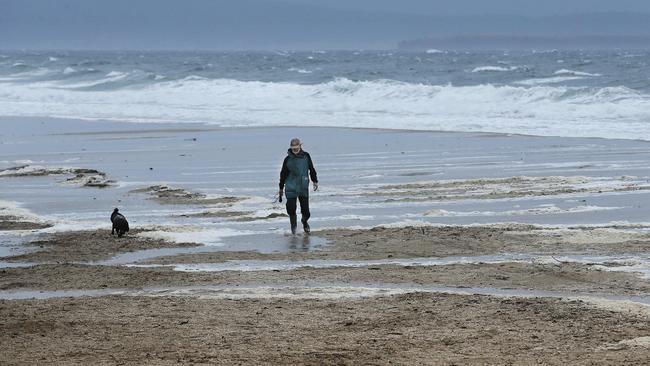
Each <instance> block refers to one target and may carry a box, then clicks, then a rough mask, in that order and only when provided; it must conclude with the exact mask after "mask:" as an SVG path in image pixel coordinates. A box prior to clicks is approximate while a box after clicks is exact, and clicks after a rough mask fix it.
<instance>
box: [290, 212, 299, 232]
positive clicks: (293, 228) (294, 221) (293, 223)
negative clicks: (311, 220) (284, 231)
mask: <svg viewBox="0 0 650 366" xmlns="http://www.w3.org/2000/svg"><path fill="white" fill-rule="evenodd" d="M289 221H290V222H291V234H293V235H296V227H298V216H296V215H291V216H289Z"/></svg>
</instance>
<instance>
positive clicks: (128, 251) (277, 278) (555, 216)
mask: <svg viewBox="0 0 650 366" xmlns="http://www.w3.org/2000/svg"><path fill="white" fill-rule="evenodd" d="M18 122H21V123H25V124H26V126H30V125H32V124H34V123H36V122H35V121H31V120H29V119H27V120H26V121H25V120H21V121H17V122H16V121H15V123H13V124H12V123H8V124H7V126H8V128H14V129H16V130H17V131H18V132H16V131H14V132H15V135H16V136H18V137H16V139H17V140H18V141H22V140H20V138H21V137H20V136H23V135H24V136H23V137H24V138H25V139H24V141H22V142H21V144H17V145H15V146H13V147H12V149H15V151H11V152H7V151H4V150H0V153H3V154H4V155H3V154H0V157H2V156H4V158H3V161H5V163H2V164H4V165H3V167H5V168H6V169H5V170H4V171H5V172H7V173H6V174H5V175H4V176H2V175H1V173H0V193H3V194H4V196H8V197H9V196H10V197H11V199H12V200H14V201H15V202H17V203H15V204H13V203H6V202H1V201H0V206H2V207H0V209H1V210H2V211H0V214H1V215H0V234H1V235H0V239H1V240H6V243H5V242H3V243H0V244H2V245H0V249H2V250H3V251H2V257H1V258H0V344H2V347H3V352H0V364H2V365H24V364H60V365H72V364H100V365H101V364H106V365H108V364H111V365H113V364H123V365H142V364H147V365H170V364H179V363H181V364H223V365H233V364H350V365H352V364H355V365H356V364H378V365H388V364H432V365H485V364H499V365H500V364H516V365H529V364H551V365H553V364H555V365H559V364H571V365H621V364H624V365H646V364H648V363H649V362H650V343H649V342H648V341H647V340H648V338H647V337H649V336H650V279H649V278H650V268H649V266H648V263H650V258H648V254H647V252H648V248H649V247H650V225H649V224H648V223H647V222H645V221H644V220H645V218H646V217H647V213H648V206H647V205H646V202H647V197H648V196H649V195H650V185H649V184H648V177H647V172H648V170H647V164H648V163H647V161H649V159H648V156H650V149H649V148H648V144H647V143H646V142H640V141H634V142H632V141H615V140H599V139H562V138H535V137H527V136H511V135H498V134H456V133H425V132H413V131H393V132H391V131H383V130H367V131H366V130H353V129H319V128H310V129H302V130H300V132H301V136H306V137H307V140H308V141H318V140H317V138H319V137H321V138H323V139H324V140H323V141H325V142H323V143H322V144H332V145H333V146H334V148H333V149H332V151H328V152H325V151H324V150H323V148H322V145H317V144H316V143H314V145H315V146H314V150H312V151H315V152H316V154H314V155H315V156H316V157H318V160H317V166H318V167H322V169H321V171H320V172H319V173H321V177H322V178H321V179H323V181H324V184H323V185H322V187H321V190H320V191H319V192H316V193H314V195H313V197H312V202H313V203H314V205H313V210H314V216H313V219H312V222H313V224H312V227H313V228H314V231H313V232H312V234H311V235H305V234H302V233H301V234H299V235H297V236H295V237H294V236H291V235H287V234H286V232H285V231H283V229H282V228H286V224H287V222H286V221H287V219H286V216H285V215H284V213H283V208H282V206H281V205H279V204H277V203H276V202H272V199H273V198H274V197H273V198H271V199H269V197H268V196H274V194H275V191H276V190H277V169H276V166H275V165H273V164H274V163H278V164H279V163H280V161H275V160H278V159H275V157H273V158H269V156H271V155H272V154H271V153H270V151H272V149H274V148H275V146H276V145H278V144H279V142H278V141H279V136H281V137H283V138H284V137H285V136H286V135H291V136H293V131H295V129H291V128H271V129H245V130H246V132H247V133H248V135H249V138H250V139H251V141H252V143H253V144H254V145H256V147H257V148H258V150H259V151H256V152H255V154H254V153H253V152H251V151H250V150H247V149H245V150H241V149H239V150H238V149H237V146H239V144H241V140H240V137H241V131H242V130H237V129H219V128H204V127H202V128H199V126H198V125H197V126H194V125H190V126H189V127H187V126H185V127H180V126H171V127H167V126H162V125H161V126H158V125H157V126H153V127H151V128H150V129H143V128H142V127H141V126H139V125H136V124H119V123H115V124H101V125H99V124H92V123H90V124H84V123H82V122H78V121H62V122H61V121H46V122H47V123H44V124H43V125H42V126H43V127H42V128H43V129H44V130H43V133H42V134H41V135H38V136H36V137H35V138H34V139H35V140H34V141H36V142H31V141H32V140H30V139H29V136H28V135H29V134H26V133H25V132H24V131H23V130H22V128H24V127H20V123H18ZM59 122H60V123H61V124H60V125H59V124H58V123H59ZM39 126H40V125H39ZM20 131H22V132H20ZM21 133H22V134H23V135H21ZM154 137H155V138H154ZM59 139H63V140H62V142H59ZM87 139H90V140H89V141H91V142H87V141H86V140H87ZM357 140H358V141H361V142H360V143H359V145H355V144H352V143H351V142H352V141H357ZM144 141H146V142H144ZM170 141H172V142H170ZM203 141H208V143H206V144H205V145H203V144H202V142H203ZM282 141H284V140H282ZM88 144H89V145H90V146H92V147H93V149H91V151H88V150H86V148H87V146H89V145H88ZM41 147H42V148H41ZM34 149H36V150H37V151H32V150H34ZM38 149H41V150H38ZM112 149H116V150H118V151H119V153H114V152H113V150H112ZM256 154H261V155H262V156H263V157H262V158H260V157H259V156H257V155H256ZM116 155H117V156H118V157H116ZM280 157H281V156H280ZM432 157H436V158H435V159H434V158H432ZM18 158H21V159H24V160H28V162H27V163H22V162H21V163H19V162H18ZM48 159H49V160H48ZM210 159H213V160H210ZM234 159H236V164H233V163H232V162H233V161H235V160H234ZM274 159H275V160H274ZM260 160H262V161H260ZM20 164H27V165H28V166H29V168H27V169H26V170H24V172H26V173H27V174H31V173H28V172H38V175H36V176H34V175H31V176H30V175H24V174H23V175H18V176H17V175H16V174H15V172H16V170H15V169H14V170H12V169H11V166H13V165H20ZM318 164H320V165H318ZM79 167H81V168H79ZM82 168H83V169H89V170H83V171H88V172H93V174H99V173H94V172H101V174H100V175H101V178H102V179H103V181H105V182H109V183H110V184H108V185H107V186H104V187H100V186H93V185H92V184H91V185H86V184H84V182H85V180H84V179H81V180H80V181H76V180H74V179H73V181H70V179H71V178H75V177H76V175H75V174H73V173H71V172H79V171H81V170H76V169H82ZM277 168H279V166H278V167H277ZM7 169H8V170H7ZM21 174H22V173H21ZM81 178H84V177H81ZM269 182H270V183H269ZM269 185H270V186H271V189H270V190H269V192H270V195H267V193H266V191H265V189H266V188H264V187H266V186H269ZM211 187H217V188H214V189H213V188H211ZM4 196H3V197H4ZM114 206H119V207H120V211H121V212H124V213H125V214H126V216H127V218H128V219H129V220H130V222H131V227H132V230H131V232H129V233H128V234H127V236H126V237H124V238H117V237H115V236H111V234H110V224H109V223H108V215H109V214H110V212H111V210H112V207H114ZM646 221H647V220H646Z"/></svg>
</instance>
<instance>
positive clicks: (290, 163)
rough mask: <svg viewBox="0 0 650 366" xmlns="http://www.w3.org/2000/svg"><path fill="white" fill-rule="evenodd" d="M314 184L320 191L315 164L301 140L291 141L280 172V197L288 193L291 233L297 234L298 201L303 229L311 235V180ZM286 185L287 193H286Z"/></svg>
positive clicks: (315, 188)
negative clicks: (309, 222) (303, 147)
mask: <svg viewBox="0 0 650 366" xmlns="http://www.w3.org/2000/svg"><path fill="white" fill-rule="evenodd" d="M310 177H311V181H312V182H313V183H314V191H316V190H318V178H317V176H316V169H314V163H313V162H312V161H311V156H309V153H308V152H306V151H304V150H303V149H302V143H301V142H300V140H299V139H297V138H294V139H292V140H291V143H290V145H289V150H288V151H287V157H286V158H284V162H283V163H282V170H281V171H280V192H279V196H280V198H282V194H283V193H286V197H287V214H289V221H290V222H291V233H292V234H295V233H296V226H298V218H297V216H296V200H299V201H300V213H301V214H302V220H301V221H302V227H303V230H304V231H305V232H306V233H309V231H310V229H309V224H308V223H307V220H309V216H310V213H309V178H310ZM285 184H286V191H285Z"/></svg>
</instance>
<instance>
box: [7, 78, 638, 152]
mask: <svg viewBox="0 0 650 366" xmlns="http://www.w3.org/2000/svg"><path fill="white" fill-rule="evenodd" d="M560 71H563V72H558V73H556V74H557V76H555V78H568V77H586V76H577V75H578V74H577V73H576V72H573V73H570V72H564V70H560ZM132 77H133V75H132V73H124V72H110V73H106V74H104V73H102V74H100V78H99V79H91V80H87V81H83V82H82V81H76V82H74V83H70V84H62V82H61V81H60V80H50V81H43V80H41V81H38V82H31V83H19V82H12V81H11V80H5V81H4V82H3V83H2V84H3V87H2V88H0V114H2V115H5V116H43V117H45V116H47V117H63V118H79V119H92V120H101V119H107V120H124V121H134V122H204V123H210V124H217V125H222V126H277V125H300V126H336V127H367V128H392V129H416V130H444V131H483V132H505V133H521V134H531V135H556V136H585V137H587V136H588V137H605V138H629V139H646V140H650V96H649V95H648V94H645V93H643V92H639V91H636V90H633V89H630V88H627V87H623V86H617V87H586V86H580V87H572V86H560V85H552V83H551V82H554V81H555V80H557V79H552V80H536V81H530V82H522V83H521V84H520V85H497V84H481V85H473V86H454V85H430V84H417V83H407V82H400V81H394V80H373V81H353V80H350V79H346V78H337V79H335V80H332V81H329V82H324V83H318V84H300V83H293V82H261V81H238V80H233V79H208V78H203V77H195V76H194V77H193V76H189V77H186V78H183V79H178V80H167V79H163V78H162V77H159V75H158V76H152V75H144V77H145V78H147V79H148V83H146V84H142V83H139V84H132V83H130V82H129V80H130V79H131V78H132ZM107 84H111V85H113V86H112V87H110V88H108V87H106V85H107ZM98 86H101V87H98Z"/></svg>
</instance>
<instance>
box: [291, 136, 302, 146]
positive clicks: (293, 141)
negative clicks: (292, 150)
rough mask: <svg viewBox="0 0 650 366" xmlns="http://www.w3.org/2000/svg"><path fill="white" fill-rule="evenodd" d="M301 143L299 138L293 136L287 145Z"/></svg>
mask: <svg viewBox="0 0 650 366" xmlns="http://www.w3.org/2000/svg"><path fill="white" fill-rule="evenodd" d="M300 145H302V142H300V139H299V138H297V137H296V138H293V139H291V142H290V143H289V146H300Z"/></svg>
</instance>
